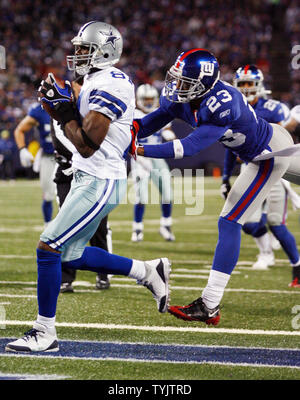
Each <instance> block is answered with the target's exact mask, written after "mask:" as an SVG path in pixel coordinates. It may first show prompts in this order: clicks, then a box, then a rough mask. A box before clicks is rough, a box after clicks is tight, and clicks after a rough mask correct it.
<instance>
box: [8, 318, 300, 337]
mask: <svg viewBox="0 0 300 400" xmlns="http://www.w3.org/2000/svg"><path fill="white" fill-rule="evenodd" d="M1 323H2V324H3V325H10V326H22V325H26V326H27V325H29V326H32V325H33V321H13V320H4V321H1ZM55 326H56V327H62V328H89V329H120V330H126V329H127V330H138V331H153V332H188V333H208V332H209V333H223V334H224V333H231V334H236V335H266V336H267V335H272V336H276V335H279V336H281V335H283V336H300V331H296V330H295V331H270V330H268V331H267V330H262V329H253V330H251V329H227V328H209V327H207V328H184V327H175V326H143V325H122V324H100V323H76V322H56V323H55Z"/></svg>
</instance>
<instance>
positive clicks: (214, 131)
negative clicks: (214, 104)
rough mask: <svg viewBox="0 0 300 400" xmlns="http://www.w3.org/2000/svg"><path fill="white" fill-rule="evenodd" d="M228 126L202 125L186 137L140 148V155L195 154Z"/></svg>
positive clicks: (208, 144)
mask: <svg viewBox="0 0 300 400" xmlns="http://www.w3.org/2000/svg"><path fill="white" fill-rule="evenodd" d="M227 129H228V128H227V127H224V126H216V125H212V124H205V125H201V126H200V127H199V128H197V129H195V130H194V131H193V132H192V133H190V134H189V135H188V136H187V137H185V138H184V139H176V140H173V141H171V142H168V143H163V144H158V145H146V146H144V147H139V148H138V153H137V154H138V155H142V156H145V157H151V158H183V157H189V156H193V155H194V154H196V153H198V152H199V151H201V150H203V149H205V148H206V147H208V146H210V145H211V144H213V143H215V142H216V141H217V140H218V139H220V138H221V137H222V136H223V135H224V133H225V132H226V130H227Z"/></svg>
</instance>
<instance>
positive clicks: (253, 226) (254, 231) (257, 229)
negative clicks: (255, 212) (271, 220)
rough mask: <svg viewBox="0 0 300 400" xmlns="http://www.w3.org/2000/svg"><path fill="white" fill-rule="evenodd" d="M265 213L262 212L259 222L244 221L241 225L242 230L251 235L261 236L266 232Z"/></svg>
mask: <svg viewBox="0 0 300 400" xmlns="http://www.w3.org/2000/svg"><path fill="white" fill-rule="evenodd" d="M266 222H267V215H266V214H263V215H262V217H261V219H260V221H259V222H246V223H245V224H244V225H243V231H244V232H245V233H247V234H248V235H252V236H253V237H260V236H263V235H264V234H266V233H267V232H268V230H267V228H266Z"/></svg>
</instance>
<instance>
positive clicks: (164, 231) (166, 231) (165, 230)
mask: <svg viewBox="0 0 300 400" xmlns="http://www.w3.org/2000/svg"><path fill="white" fill-rule="evenodd" d="M159 233H160V235H161V236H162V237H163V238H164V239H165V240H167V241H168V242H173V241H174V240H175V236H174V234H173V233H172V231H171V227H170V226H163V225H161V226H160V228H159Z"/></svg>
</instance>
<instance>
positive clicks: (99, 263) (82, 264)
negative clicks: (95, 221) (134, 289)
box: [62, 246, 132, 276]
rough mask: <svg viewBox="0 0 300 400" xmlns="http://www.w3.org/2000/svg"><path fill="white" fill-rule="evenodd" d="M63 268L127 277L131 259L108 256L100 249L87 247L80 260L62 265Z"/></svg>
mask: <svg viewBox="0 0 300 400" xmlns="http://www.w3.org/2000/svg"><path fill="white" fill-rule="evenodd" d="M62 266H63V268H75V269H81V270H87V271H92V272H97V273H102V274H112V275H125V276H128V274H129V272H130V270H131V267H132V259H130V258H126V257H121V256H117V255H116V254H110V253H109V252H108V251H106V250H103V249H101V248H100V247H93V246H87V247H86V248H85V249H84V252H83V254H82V256H81V257H80V258H77V259H76V260H72V261H67V262H63V263H62Z"/></svg>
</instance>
